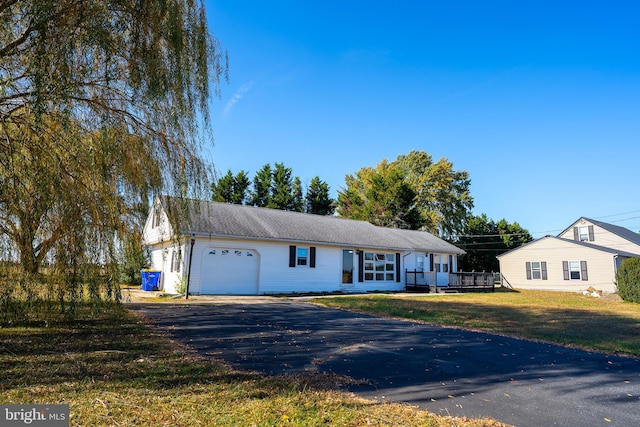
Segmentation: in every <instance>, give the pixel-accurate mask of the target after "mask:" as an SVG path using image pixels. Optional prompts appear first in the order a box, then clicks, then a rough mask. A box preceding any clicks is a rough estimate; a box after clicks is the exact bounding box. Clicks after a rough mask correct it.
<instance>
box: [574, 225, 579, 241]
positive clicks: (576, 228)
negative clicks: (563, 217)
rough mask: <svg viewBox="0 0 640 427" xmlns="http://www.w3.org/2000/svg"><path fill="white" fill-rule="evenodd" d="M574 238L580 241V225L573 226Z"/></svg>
mask: <svg viewBox="0 0 640 427" xmlns="http://www.w3.org/2000/svg"><path fill="white" fill-rule="evenodd" d="M573 240H575V241H576V242H579V241H580V234H578V227H573Z"/></svg>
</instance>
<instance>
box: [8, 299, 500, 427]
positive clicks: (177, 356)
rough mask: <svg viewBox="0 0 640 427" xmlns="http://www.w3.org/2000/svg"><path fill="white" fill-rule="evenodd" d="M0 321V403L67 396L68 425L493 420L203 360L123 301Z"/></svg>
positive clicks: (316, 379) (323, 378)
mask: <svg viewBox="0 0 640 427" xmlns="http://www.w3.org/2000/svg"><path fill="white" fill-rule="evenodd" d="M48 315H49V317H50V318H49V319H48V321H47V323H45V322H38V321H35V320H34V319H31V320H30V326H29V327H23V326H13V327H5V328H0V403H3V404H9V403H15V404H68V405H69V406H70V411H71V425H73V426H133V425H136V426H197V425H202V426H218V425H219V426H236V425H237V426H286V425H287V426H288V425H295V426H319V425H331V426H333V425H340V426H364V425H378V426H387V425H389V426H390V425H402V426H500V425H502V424H500V423H497V422H495V421H492V420H461V419H458V418H448V417H439V416H436V415H434V414H431V413H428V412H426V411H422V410H419V409H417V408H415V407H410V406H407V405H400V404H380V403H375V402H370V401H365V400H362V399H358V398H356V397H355V396H353V395H351V394H347V393H344V392H340V391H338V389H337V386H338V385H339V384H341V383H343V384H344V381H347V379H344V378H336V377H331V376H329V375H315V376H299V377H262V376H260V375H257V374H252V373H247V372H241V371H236V370H233V369H231V368H230V367H229V366H227V365H225V364H224V363H222V362H220V361H217V360H208V359H207V360H205V359H203V358H200V357H198V356H196V355H195V354H192V353H191V352H190V351H189V350H188V349H186V348H183V347H180V346H178V345H177V344H176V343H173V342H171V341H170V340H169V339H168V338H167V337H164V336H161V335H158V334H157V333H156V332H154V331H153V330H152V329H150V328H148V327H146V326H145V325H144V324H142V323H141V322H140V321H139V320H138V319H137V318H136V317H134V316H133V315H132V314H131V313H130V312H128V311H127V310H126V309H124V308H116V309H112V310H104V309H100V310H96V309H95V307H93V308H91V307H89V306H81V307H80V308H79V311H78V312H77V314H76V318H75V320H73V321H70V320H65V319H64V318H53V317H51V313H49V314H48Z"/></svg>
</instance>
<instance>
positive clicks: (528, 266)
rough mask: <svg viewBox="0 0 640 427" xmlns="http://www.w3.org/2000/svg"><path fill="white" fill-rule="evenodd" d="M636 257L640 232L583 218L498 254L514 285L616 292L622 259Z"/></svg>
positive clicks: (533, 287) (506, 277)
mask: <svg viewBox="0 0 640 427" xmlns="http://www.w3.org/2000/svg"><path fill="white" fill-rule="evenodd" d="M631 257H636V258H640V234H638V233H634V232H633V231H631V230H629V229H627V228H624V227H620V226H617V225H613V224H608V223H606V222H602V221H596V220H593V219H589V218H585V217H582V218H580V219H578V220H577V221H576V222H574V223H573V224H571V225H570V226H569V227H567V228H566V229H565V230H564V231H562V232H561V233H560V234H558V236H545V237H542V238H540V239H537V240H534V241H533V242H530V243H528V244H526V245H524V246H521V247H519V248H517V249H513V250H511V251H509V252H506V253H504V254H502V255H499V256H498V261H499V262H500V273H502V276H503V277H504V279H505V280H506V281H507V282H508V283H509V284H510V285H511V286H513V287H514V288H521V289H549V290H561V291H581V290H585V289H587V288H589V287H594V288H596V289H599V290H603V291H605V292H615V291H616V290H617V289H616V284H615V276H616V272H617V271H618V267H619V266H620V263H622V261H624V260H625V259H627V258H631Z"/></svg>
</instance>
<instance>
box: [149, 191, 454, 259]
mask: <svg viewBox="0 0 640 427" xmlns="http://www.w3.org/2000/svg"><path fill="white" fill-rule="evenodd" d="M160 203H161V205H162V207H163V208H164V209H168V210H174V213H175V210H176V209H177V210H179V211H188V215H179V214H178V215H171V217H173V218H179V219H178V220H177V222H179V227H178V228H179V230H180V233H181V234H183V235H196V236H210V237H231V238H250V239H258V240H274V241H286V242H306V243H315V244H332V245H338V246H347V247H356V248H375V249H392V250H413V251H424V252H441V253H450V254H463V253H465V252H464V251H463V250H462V249H460V248H458V247H456V246H454V245H452V244H450V243H448V242H446V241H444V240H442V239H440V238H438V237H436V236H434V235H432V234H430V233H427V232H424V231H415V230H399V229H393V228H385V227H378V226H375V225H372V224H370V223H368V222H365V221H356V220H351V219H345V218H339V217H334V216H324V215H311V214H305V213H300V212H289V211H282V210H277V209H266V208H257V207H253V206H244V205H234V204H226V203H218V202H208V201H201V200H189V201H187V205H184V204H182V203H181V202H179V201H178V199H174V198H171V197H163V198H161V202H160ZM185 206H188V209H184V207H185Z"/></svg>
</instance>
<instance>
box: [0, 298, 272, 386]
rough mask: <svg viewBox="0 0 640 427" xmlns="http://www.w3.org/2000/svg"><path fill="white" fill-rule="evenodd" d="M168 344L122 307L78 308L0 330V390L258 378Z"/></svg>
mask: <svg viewBox="0 0 640 427" xmlns="http://www.w3.org/2000/svg"><path fill="white" fill-rule="evenodd" d="M168 343H169V341H167V340H166V338H165V337H162V336H161V335H159V334H157V333H154V332H153V331H151V330H150V329H149V328H147V327H145V326H144V325H143V324H142V323H140V322H139V321H138V319H136V318H135V317H134V316H133V315H132V314H130V313H128V312H127V311H126V310H125V309H123V308H122V307H114V308H113V309H112V310H108V311H104V310H103V311H101V312H100V313H97V312H96V311H95V310H90V309H88V308H87V307H84V308H83V310H82V313H80V314H79V316H78V317H77V318H76V319H75V320H68V321H64V320H59V321H57V322H56V324H55V326H51V327H38V328H34V327H14V328H0V372H1V374H0V378H1V380H2V381H1V382H0V390H7V389H11V388H12V387H30V386H51V385H56V384H62V383H69V382H82V381H86V380H88V381H91V382H94V383H95V382H96V381H98V382H107V381H108V382H111V383H112V386H113V387H117V386H118V385H120V386H121V385H127V386H134V387H143V388H148V389H162V390H166V389H167V388H174V387H176V388H179V387H184V386H188V385H191V384H204V383H212V382H215V383H225V384H228V383H236V382H242V381H248V380H256V379H258V378H260V377H259V376H258V375H256V374H251V373H243V372H239V371H234V370H232V369H231V368H230V367H228V366H227V365H225V364H224V363H222V362H211V361H209V363H202V359H199V360H197V359H196V358H195V356H194V355H192V354H189V352H188V350H186V349H183V348H179V347H178V346H177V345H175V346H174V345H172V344H168ZM193 362H196V363H193Z"/></svg>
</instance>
